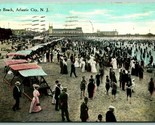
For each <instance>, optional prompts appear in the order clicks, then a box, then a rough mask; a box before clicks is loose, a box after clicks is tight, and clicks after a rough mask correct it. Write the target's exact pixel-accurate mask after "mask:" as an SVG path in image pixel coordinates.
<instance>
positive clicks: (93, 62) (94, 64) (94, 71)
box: [91, 60, 97, 73]
mask: <svg viewBox="0 0 155 125" xmlns="http://www.w3.org/2000/svg"><path fill="white" fill-rule="evenodd" d="M91 72H92V73H97V69H96V61H94V60H93V61H92V62H91Z"/></svg>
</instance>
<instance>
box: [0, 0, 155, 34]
mask: <svg viewBox="0 0 155 125" xmlns="http://www.w3.org/2000/svg"><path fill="white" fill-rule="evenodd" d="M38 1H39V0H38ZM70 1H71V0H70ZM70 1H69V2H62V0H61V1H60V0H59V2H58V1H57V2H56V1H54V2H49V1H48V0H46V1H44V2H34V1H33V2H32V1H31V2H27V3H23V2H22V3H21V2H20V3H17V2H12V3H11V4H10V3H9V0H7V1H6V0H5V2H2V1H1V3H0V27H2V28H12V29H22V28H46V29H48V26H49V24H51V25H53V27H54V28H75V27H82V28H83V31H84V32H90V33H91V32H96V31H97V30H100V31H113V30H117V31H118V33H119V34H127V33H131V34H135V33H139V34H146V33H149V32H151V33H153V34H155V2H152V1H148V2H146V1H144V2H138V1H137V2H134V1H132V0H131V1H130V2H129V1H124V2H119V1H118V0H116V1H115V2H114V0H113V1H112V2H105V1H103V0H102V1H99V0H98V1H96V2H95V1H91V2H88V1H89V0H87V1H85V2H82V1H76V2H70ZM10 8H12V11H9V12H7V11H5V9H10ZM20 8H21V9H25V10H27V11H17V9H20ZM47 9H48V12H46V10H47ZM34 10H38V11H37V12H36V11H34ZM41 10H43V11H41ZM44 20H45V21H44ZM35 24H37V25H35ZM44 24H45V25H44Z"/></svg>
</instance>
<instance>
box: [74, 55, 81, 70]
mask: <svg viewBox="0 0 155 125" xmlns="http://www.w3.org/2000/svg"><path fill="white" fill-rule="evenodd" d="M74 65H75V67H76V68H78V67H80V63H79V58H78V57H76V58H75V63H74Z"/></svg>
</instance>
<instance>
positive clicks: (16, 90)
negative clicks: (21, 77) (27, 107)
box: [12, 81, 21, 111]
mask: <svg viewBox="0 0 155 125" xmlns="http://www.w3.org/2000/svg"><path fill="white" fill-rule="evenodd" d="M20 84H21V83H20V82H19V81H17V82H16V83H15V87H14V88H13V98H14V99H15V101H16V103H15V104H14V106H13V107H12V109H13V111H16V110H20V108H19V104H20V97H21V90H20V88H19V86H20Z"/></svg>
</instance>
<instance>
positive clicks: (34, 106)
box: [29, 84, 42, 113]
mask: <svg viewBox="0 0 155 125" xmlns="http://www.w3.org/2000/svg"><path fill="white" fill-rule="evenodd" d="M33 88H34V91H33V98H32V102H31V105H30V110H29V113H32V112H39V111H41V110H42V109H41V106H40V102H39V96H40V93H39V91H38V88H39V85H37V84H33Z"/></svg>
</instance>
